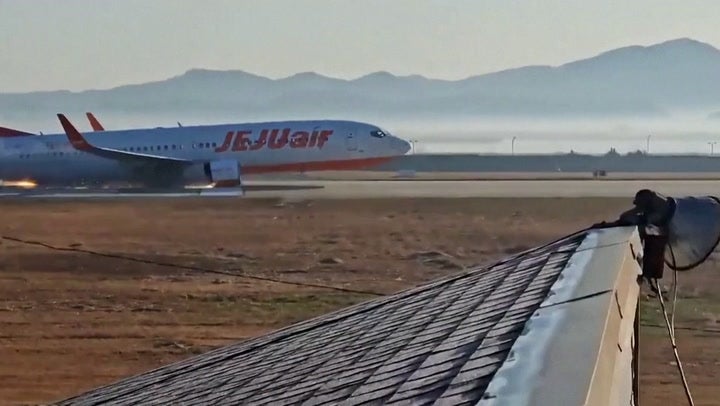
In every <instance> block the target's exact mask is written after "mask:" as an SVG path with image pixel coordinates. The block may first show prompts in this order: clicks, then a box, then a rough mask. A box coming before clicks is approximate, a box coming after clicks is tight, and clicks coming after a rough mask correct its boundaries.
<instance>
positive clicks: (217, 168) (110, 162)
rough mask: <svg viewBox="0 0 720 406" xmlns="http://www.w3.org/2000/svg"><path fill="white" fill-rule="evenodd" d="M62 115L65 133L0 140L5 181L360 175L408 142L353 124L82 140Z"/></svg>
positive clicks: (253, 126) (157, 182) (215, 182)
mask: <svg viewBox="0 0 720 406" xmlns="http://www.w3.org/2000/svg"><path fill="white" fill-rule="evenodd" d="M57 116H58V119H59V121H60V124H61V125H62V128H63V130H64V132H65V133H64V134H59V135H58V134H52V135H51V134H48V135H45V136H41V137H38V136H30V135H33V134H29V133H23V134H17V133H15V132H13V133H12V136H0V179H4V180H19V181H20V180H25V181H31V182H34V183H35V184H36V185H37V186H71V185H76V184H78V183H91V184H92V183H108V182H129V183H136V184H137V183H139V184H142V185H143V186H146V187H152V188H160V189H162V188H180V187H185V186H187V185H193V184H206V185H207V184H210V185H212V186H213V187H215V188H218V187H220V188H222V187H235V186H238V185H241V184H242V182H241V178H240V177H241V173H242V174H258V173H271V172H305V171H319V170H345V169H360V168H366V167H370V166H374V165H377V164H380V163H382V162H385V161H388V160H390V159H392V158H394V157H397V156H400V155H404V154H405V153H407V152H408V151H409V150H410V144H409V143H408V142H407V141H405V140H403V139H401V138H398V137H396V136H394V135H392V134H390V133H389V132H387V131H385V130H383V129H382V128H380V127H378V126H375V125H372V124H368V123H363V122H356V121H342V120H306V121H274V122H257V123H238V124H219V125H201V126H183V127H174V128H162V127H160V128H153V129H131V130H116V131H108V130H104V131H95V132H93V133H89V134H85V135H83V134H82V133H80V132H79V131H78V130H77V129H76V128H75V126H74V125H73V124H72V123H71V122H70V121H69V120H68V119H67V118H66V117H65V115H63V114H58V115H57ZM98 124H99V123H98ZM96 132H97V133H98V134H95V133H96Z"/></svg>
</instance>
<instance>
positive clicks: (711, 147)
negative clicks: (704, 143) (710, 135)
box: [708, 141, 717, 156]
mask: <svg viewBox="0 0 720 406" xmlns="http://www.w3.org/2000/svg"><path fill="white" fill-rule="evenodd" d="M715 144H717V141H710V142H708V145H710V156H712V155H713V154H714V153H715Z"/></svg>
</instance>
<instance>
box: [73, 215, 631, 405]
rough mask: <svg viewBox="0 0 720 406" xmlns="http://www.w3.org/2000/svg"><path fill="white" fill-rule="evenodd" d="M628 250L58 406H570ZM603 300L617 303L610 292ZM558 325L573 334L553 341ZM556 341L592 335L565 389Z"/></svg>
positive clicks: (404, 306) (570, 261) (549, 266)
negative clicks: (554, 357) (553, 364)
mask: <svg viewBox="0 0 720 406" xmlns="http://www.w3.org/2000/svg"><path fill="white" fill-rule="evenodd" d="M633 238H636V237H634V232H633V230H629V229H614V230H603V231H593V232H582V233H578V234H576V235H573V236H570V237H567V238H564V239H562V240H560V241H557V242H554V243H552V244H549V245H547V246H543V247H539V248H536V249H533V250H529V251H527V252H525V253H522V254H519V255H516V256H513V257H510V258H507V259H505V260H503V261H501V262H498V263H496V264H494V265H491V266H488V267H483V268H477V269H472V270H469V271H467V272H465V273H462V274H460V275H455V276H452V277H449V278H445V279H443V280H439V281H436V282H433V283H430V284H428V285H425V286H421V287H418V288H414V289H410V290H407V291H404V292H400V293H398V294H395V295H392V296H388V297H384V298H380V299H377V300H373V301H368V302H365V303H362V304H360V305H357V306H353V307H351V308H347V309H344V310H340V311H338V312H334V313H331V314H327V315H325V316H322V317H319V318H316V319H313V320H309V321H306V322H303V323H299V324H296V325H293V326H290V327H288V328H285V329H282V330H279V331H276V332H274V333H271V334H268V335H266V336H262V337H258V338H255V339H251V340H248V341H244V342H241V343H238V344H235V345H230V346H227V347H222V348H219V349H216V350H214V351H211V352H208V353H206V354H202V355H199V356H195V357H192V358H189V359H186V360H184V361H182V362H178V363H175V364H171V365H168V366H166V367H163V368H160V369H157V370H154V371H150V372H147V373H144V374H141V375H138V376H135V377H131V378H128V379H125V380H122V381H119V382H116V383H114V384H111V385H109V386H105V387H102V388H98V389H95V390H92V391H90V392H87V393H84V394H81V395H79V396H77V397H74V398H71V399H67V400H65V401H62V402H60V403H59V404H62V405H66V404H67V405H70V404H72V405H99V404H109V403H112V404H177V403H182V404H273V405H278V404H304V405H321V404H338V403H342V404H429V403H439V404H468V403H473V404H477V403H478V401H486V402H489V403H493V402H500V403H499V404H507V403H502V402H501V401H502V399H506V400H507V399H513V402H512V404H522V403H523V402H521V401H519V400H520V398H519V397H518V393H517V391H518V390H520V391H521V392H523V397H524V398H527V396H530V394H531V393H532V392H533V391H537V390H538V388H539V387H541V386H542V385H541V384H540V374H539V371H540V370H543V374H542V375H543V376H544V377H545V378H543V379H554V378H553V376H556V378H557V379H558V380H559V382H558V385H560V384H561V382H562V381H563V379H565V384H564V385H563V386H564V388H563V389H562V390H560V388H559V387H558V388H556V389H557V390H556V391H558V392H562V391H565V390H567V388H565V387H566V386H567V385H568V384H569V383H570V382H571V381H577V380H578V379H580V380H582V379H583V376H586V377H587V379H585V380H586V381H588V382H586V384H585V385H583V386H582V387H581V389H580V390H579V394H578V395H577V396H576V398H575V400H581V399H583V397H585V398H586V397H587V396H588V395H587V394H588V390H589V389H588V387H589V384H590V381H592V380H594V379H596V378H595V376H596V375H597V374H595V373H594V372H593V371H594V369H595V368H596V367H595V365H596V364H597V362H596V360H597V359H598V351H597V349H598V345H599V343H600V341H601V340H602V339H603V338H602V337H603V336H604V335H603V334H597V331H600V332H602V331H603V330H604V329H606V328H607V327H606V325H607V314H608V309H611V310H610V311H612V306H609V305H607V303H609V301H611V300H612V297H613V295H612V292H613V291H615V290H617V289H618V288H617V280H618V276H617V275H618V274H619V273H618V272H616V271H614V269H618V270H619V269H621V268H623V266H624V265H623V264H626V262H627V261H626V259H627V258H626V257H628V255H626V253H627V252H630V251H631V250H632V249H631V248H630V247H629V242H630V241H631V240H632V239H633ZM603 250H604V251H603ZM635 250H637V247H635ZM633 252H634V251H633ZM593 264H594V265H593ZM598 266H599V267H600V269H592V268H593V267H595V268H597V267H598ZM603 268H605V269H603ZM636 268H637V264H635V268H634V270H633V271H632V272H631V273H633V272H634V274H633V275H634V276H633V277H635V276H636V274H637V270H636ZM591 271H594V272H603V273H604V274H606V275H609V276H603V275H601V274H598V275H595V276H593V275H591V274H589V272H591ZM593 278H594V279H593ZM625 290H627V289H625ZM614 296H615V298H616V299H615V300H620V299H618V297H619V296H618V294H617V292H616V293H615V295H614ZM583 300H587V301H588V302H589V303H586V304H585V306H590V305H592V303H596V304H595V305H593V306H596V307H597V309H596V310H597V311H595V312H593V308H587V309H583V310H582V314H579V315H578V317H579V318H580V320H571V319H567V317H565V316H567V315H568V314H570V315H572V314H573V309H572V308H569V307H567V306H570V305H573V306H574V305H575V304H576V303H579V302H581V301H583ZM628 303H630V302H628ZM635 303H636V302H635ZM630 305H631V306H632V303H630ZM616 308H617V306H616ZM588 309H589V310H588ZM600 310H602V311H600ZM561 313H562V314H561ZM625 313H626V314H627V313H629V312H627V311H626V312H625ZM563 315H565V316H563ZM594 315H595V316H594ZM603 315H604V316H603ZM593 317H595V318H593ZM621 318H622V317H621ZM626 318H627V317H626ZM543 320H545V321H543ZM631 322H632V320H631ZM538 323H539V324H538ZM567 323H573V324H572V325H575V326H577V327H579V328H582V329H583V330H577V331H574V332H573V331H571V330H567V331H563V329H565V328H567V326H568V324H567ZM583 323H585V324H583ZM563 326H565V327H563ZM631 332H632V331H631ZM567 334H590V335H592V337H590V336H589V339H588V345H589V347H588V348H590V349H589V350H588V349H587V348H585V346H584V345H583V344H582V343H581V344H578V343H577V341H578V340H577V337H576V338H575V339H573V340H571V341H570V344H568V345H574V347H572V348H566V349H565V350H567V351H568V354H567V355H568V356H573V354H576V355H577V354H579V355H577V356H584V357H586V358H587V357H588V356H589V357H591V358H590V362H589V366H588V367H586V368H585V369H589V370H588V371H585V370H579V371H575V369H577V368H576V367H574V366H572V365H570V366H569V367H568V368H569V369H568V371H567V372H568V373H570V374H571V375H572V376H564V377H563V375H562V374H561V373H559V372H557V371H554V370H552V368H549V367H548V366H547V365H544V364H543V358H544V357H546V356H549V354H552V353H554V352H556V351H557V346H558V345H564V344H562V342H563V340H567V339H568V338H567V337H565V338H563V337H562V335H567ZM596 336H597V337H596ZM528 340H530V341H529V342H530V345H528ZM580 341H582V340H580ZM573 342H574V343H575V344H572V343H573ZM630 342H634V341H633V340H629V343H630ZM623 345H625V344H623ZM617 347H621V345H620V344H618V346H617ZM617 347H616V348H615V350H617ZM593 348H594V350H593ZM621 349H622V348H621ZM588 351H589V354H590V355H588ZM593 351H594V352H593ZM627 352H630V351H627ZM583 354H584V355H583ZM593 354H594V355H593ZM593 356H594V358H592V357H593ZM578 361H580V360H578V359H577V358H575V359H574V360H573V361H572V362H571V363H576V362H578ZM548 368H549V369H548ZM554 374H555V375H554ZM623 379H625V378H623ZM546 383H547V382H546ZM518 388H521V389H518ZM570 392H572V390H570ZM625 392H626V391H624V392H622V394H621V395H620V397H621V398H623V399H624V397H626V396H627V395H626V393H625ZM532 396H533V397H534V399H535V400H537V399H548V401H549V402H550V401H561V403H555V404H580V403H583V401H580V402H578V403H563V401H564V400H568V398H564V399H558V398H557V396H556V395H554V394H552V393H551V394H547V393H546V394H544V395H543V394H542V393H533V394H532ZM543 396H545V398H543ZM558 396H559V395H558ZM516 401H518V402H516ZM481 404H482V402H481ZM534 404H539V403H537V402H534ZM542 404H552V403H542Z"/></svg>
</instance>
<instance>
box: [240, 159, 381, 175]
mask: <svg viewBox="0 0 720 406" xmlns="http://www.w3.org/2000/svg"><path fill="white" fill-rule="evenodd" d="M391 159H392V157H382V158H363V159H345V160H336V161H315V162H299V163H292V164H277V165H254V166H244V167H242V170H241V173H243V174H257V173H272V172H310V171H341V170H348V169H362V168H367V167H369V166H375V165H379V164H381V163H385V162H388V161H390V160H391Z"/></svg>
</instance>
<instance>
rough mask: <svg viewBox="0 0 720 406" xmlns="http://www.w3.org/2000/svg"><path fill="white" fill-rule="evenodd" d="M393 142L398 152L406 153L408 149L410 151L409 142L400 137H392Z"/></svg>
mask: <svg viewBox="0 0 720 406" xmlns="http://www.w3.org/2000/svg"><path fill="white" fill-rule="evenodd" d="M393 138H394V139H393V144H394V147H395V150H397V151H398V152H399V153H400V154H403V155H404V154H406V153H407V152H408V151H410V143H409V142H407V141H405V140H404V139H402V138H398V137H393Z"/></svg>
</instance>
